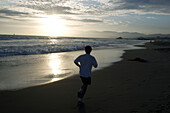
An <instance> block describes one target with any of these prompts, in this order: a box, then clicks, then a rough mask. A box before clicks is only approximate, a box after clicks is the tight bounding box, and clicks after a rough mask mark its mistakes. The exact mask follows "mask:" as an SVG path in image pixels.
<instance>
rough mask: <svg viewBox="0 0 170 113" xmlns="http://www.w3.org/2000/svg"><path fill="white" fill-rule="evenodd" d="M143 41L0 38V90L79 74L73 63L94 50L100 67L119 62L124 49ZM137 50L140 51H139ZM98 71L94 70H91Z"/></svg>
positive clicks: (75, 38) (13, 36) (45, 82)
mask: <svg viewBox="0 0 170 113" xmlns="http://www.w3.org/2000/svg"><path fill="white" fill-rule="evenodd" d="M145 42H146V41H145V40H135V39H112V38H82V37H80V38H79V37H48V36H21V35H0V90H18V89H23V88H27V87H31V86H36V85H41V84H47V83H51V82H56V81H59V80H62V79H66V78H68V77H70V76H73V75H76V74H78V68H77V67H76V66H75V65H74V63H73V61H74V59H75V58H76V57H78V56H79V55H81V54H84V47H85V46H86V45H90V46H92V48H93V51H92V53H91V54H92V55H93V56H95V57H96V59H97V61H98V64H99V67H98V68H97V69H102V68H105V67H107V66H109V65H111V64H113V63H114V62H117V61H120V60H121V58H120V57H121V56H122V54H123V53H124V50H128V49H138V48H139V47H135V46H134V45H141V44H144V43H145ZM139 49H140V48H139ZM97 69H93V70H94V71H95V70H97Z"/></svg>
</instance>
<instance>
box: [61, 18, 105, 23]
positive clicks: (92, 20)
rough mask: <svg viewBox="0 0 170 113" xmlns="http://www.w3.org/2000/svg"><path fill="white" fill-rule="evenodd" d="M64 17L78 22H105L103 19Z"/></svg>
mask: <svg viewBox="0 0 170 113" xmlns="http://www.w3.org/2000/svg"><path fill="white" fill-rule="evenodd" d="M62 19H65V20H68V21H78V22H85V23H103V20H101V19H91V18H86V19H76V18H70V17H62Z"/></svg>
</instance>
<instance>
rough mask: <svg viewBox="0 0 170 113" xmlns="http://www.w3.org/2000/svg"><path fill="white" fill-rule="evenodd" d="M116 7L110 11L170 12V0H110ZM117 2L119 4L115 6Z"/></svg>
mask: <svg viewBox="0 0 170 113" xmlns="http://www.w3.org/2000/svg"><path fill="white" fill-rule="evenodd" d="M109 3H110V4H112V5H114V7H112V8H111V7H109V8H110V11H111V10H112V11H117V10H124V11H134V12H135V11H140V12H143V13H146V14H147V13H156V14H170V7H169V6H170V1H169V0H119V1H116V2H114V1H113V0H112V1H109ZM115 4H117V6H115ZM109 8H108V9H109Z"/></svg>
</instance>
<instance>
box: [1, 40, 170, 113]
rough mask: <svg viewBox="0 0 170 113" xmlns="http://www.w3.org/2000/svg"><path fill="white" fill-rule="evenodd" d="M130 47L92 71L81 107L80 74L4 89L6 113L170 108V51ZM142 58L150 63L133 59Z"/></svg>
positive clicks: (124, 112)
mask: <svg viewBox="0 0 170 113" xmlns="http://www.w3.org/2000/svg"><path fill="white" fill-rule="evenodd" d="M146 47H147V49H137V50H126V51H125V53H124V54H123V56H122V60H121V61H119V62H116V63H113V64H112V65H111V66H109V67H106V68H103V69H101V70H96V71H94V72H93V73H92V85H91V86H89V87H88V90H87V93H86V95H85V98H84V103H85V106H84V107H82V108H77V107H76V103H77V91H78V90H79V88H80V86H81V81H80V79H79V76H78V75H75V76H72V77H69V78H67V79H63V80H61V81H57V82H54V83H50V84H45V85H41V86H34V87H29V88H26V89H22V90H18V91H1V92H0V99H1V101H0V105H1V109H0V112H2V113H11V112H17V113H33V112H34V113H38V112H40V113H47V112H48V113H56V112H58V113H156V112H158V111H159V112H160V111H161V112H169V111H170V108H169V106H170V98H169V97H170V92H169V90H170V82H169V81H170V80H169V79H170V77H169V74H170V71H169V67H168V66H170V64H169V62H170V60H169V58H168V56H169V54H170V53H169V52H168V53H165V52H164V51H156V50H154V49H153V48H154V47H155V45H152V44H149V43H148V44H146ZM136 57H140V58H142V59H145V60H146V61H147V62H140V61H130V60H129V59H134V58H136Z"/></svg>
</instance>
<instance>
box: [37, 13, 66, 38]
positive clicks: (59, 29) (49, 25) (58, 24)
mask: <svg viewBox="0 0 170 113" xmlns="http://www.w3.org/2000/svg"><path fill="white" fill-rule="evenodd" d="M40 23H41V24H42V26H41V29H42V31H43V34H46V35H48V36H64V35H65V34H67V28H66V25H65V24H66V21H65V20H63V19H61V17H60V16H57V15H49V16H47V17H45V18H42V19H41V20H40Z"/></svg>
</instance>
